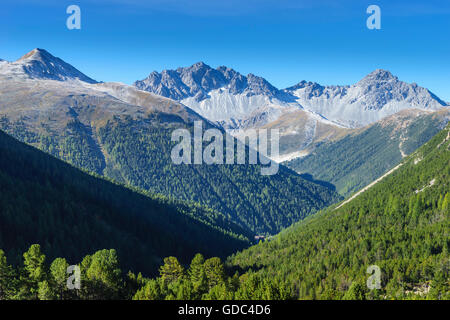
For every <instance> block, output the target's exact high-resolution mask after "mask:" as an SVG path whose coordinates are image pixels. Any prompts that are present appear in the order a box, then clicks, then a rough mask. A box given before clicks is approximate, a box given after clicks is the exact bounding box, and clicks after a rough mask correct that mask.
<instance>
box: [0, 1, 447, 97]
mask: <svg viewBox="0 0 450 320" xmlns="http://www.w3.org/2000/svg"><path fill="white" fill-rule="evenodd" d="M71 4H76V5H79V6H80V8H81V24H82V26H81V30H68V29H67V28H66V19H67V17H68V16H69V15H68V14H66V8H67V7H68V6H69V5H71ZM371 4H375V5H378V6H380V8H381V30H369V29H367V27H366V20H367V18H368V16H369V14H367V13H366V9H367V7H368V6H369V5H371ZM36 47H39V48H44V49H46V50H48V51H50V52H51V53H52V54H54V55H55V56H58V57H60V58H62V59H64V60H65V61H67V62H69V63H71V64H72V65H74V66H75V67H77V68H78V69H80V70H81V71H82V72H84V73H86V74H87V75H88V76H90V77H93V78H95V79H96V80H101V81H121V82H125V83H129V84H131V83H132V82H134V81H135V80H138V79H143V78H144V77H146V76H147V75H148V74H149V73H150V72H151V71H153V70H157V71H161V70H162V69H168V68H176V67H179V66H188V65H191V64H193V63H195V62H198V61H204V62H205V63H207V64H209V65H211V66H212V67H217V66H220V65H226V66H229V67H232V68H234V69H236V70H237V71H239V72H241V73H243V74H247V73H254V74H256V75H259V76H262V77H264V78H266V79H267V80H268V81H269V82H271V83H272V84H273V85H275V86H277V87H279V88H284V87H287V86H291V85H294V84H295V83H297V82H299V81H301V80H309V81H316V82H319V83H321V84H352V83H354V82H356V81H358V80H359V79H361V78H362V77H364V76H365V75H366V74H367V73H369V72H371V71H373V70H374V69H377V68H383V69H388V70H390V71H391V72H392V73H394V74H395V75H397V76H398V77H399V78H400V79H401V80H404V81H407V82H416V83H418V84H419V85H421V86H424V87H427V88H429V89H430V90H431V91H433V92H434V93H435V94H437V95H438V96H439V97H441V98H442V99H443V100H446V101H450V1H448V0H439V1H437V0H428V1H423V0H421V1H417V0H408V1H405V0H399V1H393V0H389V1H374V0H369V1H364V0H352V1H349V0H340V1H339V0H304V1H303V0H297V1H288V0H226V1H225V0H222V1H215V0H198V1H192V0H190V1H188V0H149V1H137V0H112V1H106V0H97V1H75V0H70V1H65V0H47V1H46V0H40V1H34V0H14V1H10V0H6V1H5V0H3V1H2V3H1V7H0V58H2V59H5V60H10V61H11V60H16V59H17V58H19V57H20V56H22V55H23V54H25V53H26V52H28V51H30V50H31V49H33V48H36Z"/></svg>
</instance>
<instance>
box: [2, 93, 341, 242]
mask: <svg viewBox="0 0 450 320" xmlns="http://www.w3.org/2000/svg"><path fill="white" fill-rule="evenodd" d="M146 94H148V93H146ZM96 101H97V100H96V99H94V98H89V97H87V98H86V97H81V96H69V97H66V98H65V101H64V103H65V104H68V105H72V106H74V107H73V108H72V109H71V108H69V109H65V108H62V107H60V108H59V109H57V110H55V113H54V114H53V115H49V117H48V118H47V117H44V116H42V115H41V116H40V117H39V118H36V120H35V121H37V122H34V121H30V118H18V119H15V120H14V119H10V118H9V117H8V115H4V116H3V117H2V118H1V121H0V128H2V129H3V130H5V131H6V132H7V133H9V134H11V135H12V136H14V137H16V138H18V139H19V140H21V141H23V142H27V143H30V144H32V145H33V146H36V147H38V148H40V149H41V150H43V151H46V152H48V153H50V154H52V155H54V156H55V157H59V158H60V159H63V160H65V161H67V162H69V163H71V164H73V165H75V166H77V167H79V168H84V169H87V170H92V171H94V172H96V173H98V174H101V175H105V176H107V177H109V178H113V179H114V180H116V181H119V182H122V183H124V184H129V185H132V186H135V187H138V188H141V189H144V190H147V191H149V192H151V193H161V194H164V195H166V196H170V197H173V198H176V199H180V200H187V201H195V202H198V203H201V204H203V205H207V206H210V207H211V208H213V209H215V210H217V211H219V212H221V213H222V214H224V215H225V216H227V217H228V218H230V219H231V220H232V221H233V222H235V223H236V224H238V225H240V226H241V227H242V228H245V229H247V230H249V231H250V232H254V233H261V234H275V233H277V232H279V231H280V230H281V229H282V228H284V227H287V226H289V225H290V224H292V223H293V222H296V221H298V220H300V219H302V218H304V217H306V216H308V215H309V214H311V213H314V212H316V211H317V210H319V209H321V208H324V207H326V206H328V205H330V204H331V203H335V202H336V201H338V200H339V199H340V198H339V195H338V194H337V193H336V192H335V191H333V190H331V189H329V188H326V187H323V186H321V185H318V184H315V183H311V182H309V181H306V180H305V179H303V178H302V177H300V175H298V174H297V173H295V172H294V171H291V170H289V169H287V168H285V167H281V168H280V170H279V172H278V173H277V174H275V175H272V176H263V175H261V170H260V169H261V168H260V166H259V165H235V164H230V165H206V164H203V165H189V164H181V165H176V164H173V162H172V160H171V157H170V156H171V149H172V148H173V147H174V146H175V145H176V144H177V143H176V142H172V141H171V134H172V132H173V130H175V129H178V128H188V129H190V130H192V128H193V123H192V122H189V121H185V119H183V118H182V117H181V116H180V115H178V114H169V113H163V112H155V111H152V112H150V113H148V114H144V115H140V116H137V117H134V116H128V115H113V116H104V117H103V116H101V117H99V116H98V114H99V113H100V112H101V111H100V110H101V109H102V108H103V105H102V104H103V103H106V102H107V101H106V102H99V103H98V104H97V105H96ZM124 107H126V105H125V106H124ZM70 110H72V113H71V111H70ZM128 110H129V109H128ZM24 114H26V113H24ZM59 116H61V117H63V118H64V120H59V119H58V120H57V121H58V123H60V126H61V127H60V128H57V129H51V128H50V126H52V125H54V123H55V120H54V119H55V118H59ZM94 116H95V118H94ZM30 117H31V116H30ZM85 117H86V118H87V119H85ZM49 119H50V120H49ZM91 121H92V122H91ZM61 124H62V125H61ZM205 127H206V126H205ZM225 152H226V150H225Z"/></svg>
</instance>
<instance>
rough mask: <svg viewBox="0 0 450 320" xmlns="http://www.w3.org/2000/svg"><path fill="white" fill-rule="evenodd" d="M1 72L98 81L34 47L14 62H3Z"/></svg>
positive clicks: (0, 66)
mask: <svg viewBox="0 0 450 320" xmlns="http://www.w3.org/2000/svg"><path fill="white" fill-rule="evenodd" d="M0 74H1V75H4V76H9V77H19V78H30V79H41V80H57V81H68V80H78V81H84V82H88V83H96V82H97V81H95V80H93V79H91V78H89V77H88V76H86V75H84V74H83V73H81V72H80V71H78V70H77V69H76V68H74V67H73V66H71V65H70V64H68V63H66V62H64V61H63V60H61V59H60V58H56V57H54V56H53V55H51V54H50V53H49V52H47V51H46V50H44V49H34V50H32V51H30V52H29V53H27V54H26V55H24V56H23V57H21V58H20V59H18V60H16V61H14V62H4V61H3V62H1V63H0Z"/></svg>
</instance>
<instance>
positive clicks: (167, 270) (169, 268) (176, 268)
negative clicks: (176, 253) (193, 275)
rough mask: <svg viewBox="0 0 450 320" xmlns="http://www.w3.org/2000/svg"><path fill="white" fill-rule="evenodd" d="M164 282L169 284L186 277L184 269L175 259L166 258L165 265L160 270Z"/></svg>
mask: <svg viewBox="0 0 450 320" xmlns="http://www.w3.org/2000/svg"><path fill="white" fill-rule="evenodd" d="M159 274H160V275H161V278H162V280H163V281H164V282H165V283H166V284H169V283H171V282H174V281H177V280H179V279H181V277H183V275H184V268H183V266H182V265H181V264H180V263H179V262H178V259H177V258H175V257H167V258H164V265H163V266H161V268H160V269H159Z"/></svg>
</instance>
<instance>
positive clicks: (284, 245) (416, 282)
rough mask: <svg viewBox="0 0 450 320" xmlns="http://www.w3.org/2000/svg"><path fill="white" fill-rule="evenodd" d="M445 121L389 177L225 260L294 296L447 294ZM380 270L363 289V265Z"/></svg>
mask: <svg viewBox="0 0 450 320" xmlns="http://www.w3.org/2000/svg"><path fill="white" fill-rule="evenodd" d="M449 159H450V126H449V125H448V126H447V127H446V128H445V129H444V130H442V131H441V132H439V133H438V134H437V135H436V136H434V137H433V138H432V139H431V140H430V141H429V142H428V143H426V144H425V145H424V146H422V147H421V148H419V149H418V150H417V151H415V152H413V153H412V154H411V155H410V156H409V157H407V158H405V159H404V160H403V161H402V163H401V166H400V167H399V168H398V169H397V170H395V171H394V172H393V173H392V174H390V175H388V176H386V177H385V178H384V179H382V180H381V181H380V182H378V183H377V184H375V185H374V186H372V187H371V188H370V189H368V190H367V191H365V192H363V193H362V194H360V195H359V196H357V197H356V198H355V199H353V200H351V201H350V202H348V203H346V204H344V205H343V206H341V207H337V206H331V207H329V208H327V209H326V210H324V211H322V212H321V213H318V214H317V215H314V216H313V217H311V218H308V219H306V220H304V221H302V222H300V223H298V224H296V225H294V226H292V227H291V228H288V229H286V230H285V231H283V232H281V233H280V234H279V235H277V236H275V237H274V238H273V239H272V240H271V241H266V242H264V243H260V244H258V245H256V246H253V247H251V248H249V249H246V250H244V251H243V252H240V253H237V254H235V255H233V256H232V257H230V259H229V260H228V264H229V266H231V267H236V268H239V269H241V270H249V269H252V270H254V271H255V272H256V273H257V274H258V275H260V276H261V277H262V278H263V279H272V280H273V281H275V280H279V281H280V282H283V283H285V284H286V285H287V286H289V287H290V288H291V289H292V290H293V292H294V293H295V297H296V298H301V299H303V298H316V299H342V298H344V299H345V298H348V299H360V298H387V299H390V298H397V299H402V298H433V299H449V298H450V296H449V293H450V287H449V285H450V284H449V279H450V278H449V267H450V265H449V261H450V260H449V252H448V249H449V245H450V237H449V230H450V219H449V218H450V207H449V201H450V163H449ZM371 265H377V266H379V267H380V269H381V274H382V276H381V289H380V290H373V291H368V289H367V286H366V280H367V278H368V277H369V274H367V273H366V271H367V268H368V267H369V266H371Z"/></svg>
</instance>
